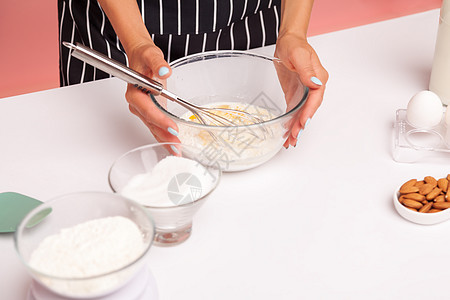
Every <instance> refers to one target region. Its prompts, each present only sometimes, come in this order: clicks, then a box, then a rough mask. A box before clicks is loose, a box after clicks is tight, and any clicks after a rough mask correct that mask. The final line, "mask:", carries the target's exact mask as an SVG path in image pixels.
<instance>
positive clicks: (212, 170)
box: [108, 143, 221, 246]
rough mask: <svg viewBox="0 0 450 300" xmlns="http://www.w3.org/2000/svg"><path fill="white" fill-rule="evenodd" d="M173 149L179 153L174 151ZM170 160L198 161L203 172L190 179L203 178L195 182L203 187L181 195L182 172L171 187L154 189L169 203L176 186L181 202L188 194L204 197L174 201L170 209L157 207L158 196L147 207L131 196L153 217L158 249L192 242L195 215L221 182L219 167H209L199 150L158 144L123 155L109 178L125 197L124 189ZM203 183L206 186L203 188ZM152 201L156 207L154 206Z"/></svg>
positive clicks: (116, 190)
mask: <svg viewBox="0 0 450 300" xmlns="http://www.w3.org/2000/svg"><path fill="white" fill-rule="evenodd" d="M174 148H175V149H176V151H174V150H173V149H174ZM177 152H178V153H177ZM169 156H180V157H184V158H188V159H191V160H194V161H196V162H197V163H198V166H199V167H200V168H201V172H196V173H195V174H188V175H194V176H193V177H199V176H201V178H196V179H199V180H197V181H196V182H197V183H196V184H198V183H200V185H199V186H189V185H188V186H184V190H183V191H182V187H181V184H180V186H178V182H179V181H178V180H177V181H176V182H177V183H175V178H176V177H178V176H181V177H182V176H183V175H185V173H183V172H181V173H180V174H176V175H175V176H174V177H173V178H172V180H171V181H170V182H169V184H168V186H158V187H155V189H158V191H160V193H167V195H168V196H169V198H170V200H172V199H174V198H171V195H174V190H172V187H171V184H172V183H174V184H175V186H174V187H173V189H175V190H177V191H178V189H179V192H177V191H176V192H177V193H178V194H177V196H180V195H181V196H180V198H186V197H184V196H189V195H187V194H184V195H183V193H192V191H197V192H198V191H199V190H201V194H202V196H201V197H200V198H197V197H195V196H194V197H192V198H189V199H192V200H189V201H185V202H182V203H176V202H175V200H172V201H174V202H173V203H170V205H165V204H164V205H161V203H159V204H156V203H155V201H159V199H157V196H155V197H153V196H149V199H147V198H146V199H145V203H141V202H140V200H137V199H133V198H131V196H128V197H129V198H130V199H132V200H135V201H137V202H139V203H140V204H141V205H142V206H143V207H145V208H146V209H147V210H148V211H149V213H150V215H151V216H152V217H153V220H154V221H155V231H156V233H155V238H154V239H155V241H154V242H155V245H156V246H175V245H178V244H180V243H182V242H184V241H185V240H186V239H188V238H189V236H190V235H191V231H192V220H193V217H194V214H195V213H196V212H197V211H198V209H199V208H200V207H201V206H202V205H203V204H204V203H205V201H206V199H207V198H208V197H209V196H210V194H211V193H212V192H213V191H214V190H215V189H216V187H217V186H218V184H219V182H220V178H221V169H220V166H219V165H218V164H215V165H209V164H208V160H207V159H206V157H205V156H204V155H203V154H202V152H201V150H199V149H196V148H193V147H190V146H186V145H182V144H179V143H158V144H151V145H145V146H142V147H139V148H136V149H133V150H130V151H129V152H127V153H125V154H123V155H122V156H120V157H119V158H118V159H117V160H116V161H115V162H114V163H113V165H112V166H111V169H110V171H109V175H108V179H109V184H110V186H111V189H112V190H113V191H114V192H116V193H122V191H123V189H124V187H125V186H126V185H127V184H128V183H129V182H130V180H131V179H132V178H134V177H135V176H136V175H138V176H139V175H142V174H146V173H148V172H151V171H152V170H153V168H154V167H155V166H156V165H157V164H158V163H159V162H160V161H161V160H163V159H164V158H166V157H169ZM203 171H204V172H203ZM202 182H203V185H204V186H201V183H202ZM205 183H206V184H205ZM194 185H195V184H194ZM186 188H188V190H186ZM202 189H204V190H202ZM150 192H151V191H150ZM169 194H170V195H169ZM150 198H151V199H150ZM177 199H179V198H177ZM152 201H153V203H155V204H152Z"/></svg>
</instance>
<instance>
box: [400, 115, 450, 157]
mask: <svg viewBox="0 0 450 300" xmlns="http://www.w3.org/2000/svg"><path fill="white" fill-rule="evenodd" d="M444 113H445V112H444ZM444 120H445V118H444V117H443V118H442V119H441V122H440V123H439V124H438V125H436V126H434V127H432V128H416V127H414V126H412V125H411V124H409V123H408V121H407V119H406V109H399V110H397V111H396V117H395V123H394V131H393V145H392V155H393V158H394V160H395V161H396V162H400V163H415V162H420V161H424V162H440V163H442V162H450V127H449V128H447V125H446V124H445V121H444Z"/></svg>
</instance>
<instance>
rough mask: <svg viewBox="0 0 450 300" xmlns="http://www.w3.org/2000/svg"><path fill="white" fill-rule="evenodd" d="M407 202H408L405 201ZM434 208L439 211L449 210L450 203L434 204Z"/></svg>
mask: <svg viewBox="0 0 450 300" xmlns="http://www.w3.org/2000/svg"><path fill="white" fill-rule="evenodd" d="M405 201H406V200H405ZM433 208H437V209H447V208H450V202H434V203H433Z"/></svg>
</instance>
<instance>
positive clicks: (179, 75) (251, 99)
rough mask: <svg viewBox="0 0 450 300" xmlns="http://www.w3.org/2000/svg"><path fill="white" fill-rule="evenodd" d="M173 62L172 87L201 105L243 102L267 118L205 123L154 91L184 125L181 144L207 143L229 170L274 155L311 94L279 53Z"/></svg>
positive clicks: (167, 111)
mask: <svg viewBox="0 0 450 300" xmlns="http://www.w3.org/2000/svg"><path fill="white" fill-rule="evenodd" d="M171 67H172V75H171V76H170V77H169V78H168V79H167V82H166V88H167V90H169V91H170V92H172V93H174V94H176V95H178V96H180V97H182V98H183V99H185V100H187V101H189V102H191V103H193V104H196V105H200V106H217V105H219V104H220V105H225V106H226V107H231V108H234V107H235V106H237V107H239V109H241V110H242V109H244V110H247V111H249V112H251V113H252V114H253V115H256V116H262V117H263V118H264V119H266V121H264V122H261V123H257V124H254V122H253V124H251V122H250V124H248V123H249V122H247V123H245V122H238V123H236V124H237V125H236V126H230V125H228V126H215V125H205V124H200V123H198V122H196V118H193V117H191V119H189V116H190V115H191V113H190V112H189V110H187V109H186V108H184V107H183V106H181V105H179V104H177V103H174V102H172V101H167V100H166V99H165V98H163V97H161V96H156V97H154V96H151V97H152V100H153V101H154V102H155V103H156V104H157V106H159V107H160V109H162V111H163V112H164V113H165V114H166V115H167V116H168V117H169V118H171V119H172V120H174V121H175V122H176V124H177V125H178V129H179V139H180V141H181V143H182V144H184V145H191V146H195V147H197V148H201V149H202V151H203V152H204V155H205V156H207V157H209V159H210V161H211V164H213V163H214V162H217V163H219V164H220V166H221V168H222V170H223V171H228V172H230V171H241V170H247V169H251V168H254V167H256V166H258V165H261V164H263V163H264V162H266V161H268V160H269V159H271V158H272V157H273V156H274V155H275V154H276V153H277V152H278V151H279V150H280V149H281V147H282V146H283V144H284V142H285V140H286V138H287V136H288V134H289V132H290V130H291V128H292V125H293V122H292V121H293V120H294V119H296V118H297V117H298V114H299V112H300V111H301V107H302V106H303V104H304V103H305V101H306V99H307V97H308V88H307V87H305V86H304V85H303V84H302V82H301V81H300V78H299V76H298V74H296V73H295V72H291V71H289V70H288V69H287V68H286V67H285V66H284V65H283V64H282V62H281V61H280V60H279V59H276V58H273V57H267V56H263V55H258V54H253V53H249V52H244V51H214V52H205V53H200V54H194V55H190V56H187V57H184V58H181V59H179V60H176V61H174V62H172V63H171ZM192 119H193V120H192ZM243 123H245V124H243Z"/></svg>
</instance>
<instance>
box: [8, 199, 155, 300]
mask: <svg viewBox="0 0 450 300" xmlns="http://www.w3.org/2000/svg"><path fill="white" fill-rule="evenodd" d="M47 213H48V215H46V214H47ZM43 214H44V215H46V217H45V218H44V219H42V220H41V216H42V215H43ZM114 216H122V217H126V218H128V219H130V220H132V221H133V222H134V223H136V225H137V226H138V227H139V229H140V230H141V232H142V237H143V241H144V244H145V247H144V251H143V252H142V254H141V255H140V256H139V257H138V258H137V259H135V260H134V261H131V262H129V263H128V264H127V265H125V266H122V267H120V268H118V269H115V270H112V271H109V272H106V273H104V274H98V275H95V276H89V277H72V278H67V277H59V276H54V275H51V274H46V273H44V272H42V271H40V270H37V269H34V268H33V267H31V266H30V264H29V261H30V258H31V255H32V253H33V251H34V250H35V249H36V248H37V247H38V245H39V243H40V242H41V241H42V240H44V239H45V238H46V237H48V236H50V235H54V234H57V233H59V232H60V230H61V229H63V228H68V227H73V226H75V225H78V224H80V223H84V222H87V221H91V220H95V219H99V218H106V217H114ZM36 220H40V221H39V222H36ZM153 236H154V224H153V221H152V219H151V217H150V216H149V214H148V213H147V211H146V210H145V209H144V208H143V207H142V206H140V205H138V204H137V203H135V202H134V201H131V200H129V199H127V198H125V197H122V196H120V195H116V194H113V193H105V192H78V193H72V194H68V195H64V196H60V197H57V198H55V199H53V200H49V201H47V202H45V203H43V204H41V205H40V206H38V207H36V208H35V209H33V210H32V211H31V212H30V213H28V214H27V215H26V216H25V218H24V219H23V220H22V222H21V223H20V224H19V226H18V227H17V230H16V232H15V235H14V244H15V248H16V250H17V253H18V255H19V257H20V259H21V260H22V262H23V263H24V264H25V266H26V267H27V270H28V272H29V273H30V274H31V276H32V277H33V278H34V279H35V280H36V281H37V282H38V283H39V284H40V285H42V286H44V287H46V288H47V289H49V290H50V291H52V292H54V293H56V294H59V295H61V296H63V297H69V298H89V299H91V298H95V297H101V296H105V295H108V294H110V293H112V292H114V291H116V290H118V289H119V288H121V287H123V286H124V285H125V284H126V283H128V282H129V281H130V280H131V279H132V277H133V276H134V275H135V274H136V273H137V272H139V271H140V270H141V269H142V267H144V262H145V259H144V258H145V257H146V256H147V254H148V251H149V249H150V247H151V245H152V242H153Z"/></svg>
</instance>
